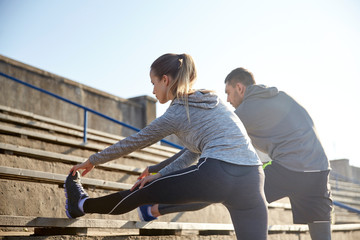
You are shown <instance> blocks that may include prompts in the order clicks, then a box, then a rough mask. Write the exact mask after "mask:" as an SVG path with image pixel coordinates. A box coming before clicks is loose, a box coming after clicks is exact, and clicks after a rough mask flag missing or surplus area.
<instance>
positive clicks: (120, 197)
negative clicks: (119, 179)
mask: <svg viewBox="0 0 360 240" xmlns="http://www.w3.org/2000/svg"><path fill="white" fill-rule="evenodd" d="M263 189H264V173H263V170H262V167H261V166H240V165H235V164H230V163H226V162H223V161H220V160H216V159H211V158H207V159H200V161H199V163H198V164H197V165H195V166H191V167H189V168H186V169H183V170H180V171H176V172H174V173H171V174H168V175H165V176H162V177H160V178H158V179H156V180H154V181H152V182H150V183H148V184H147V185H145V186H144V187H143V188H142V189H136V190H134V191H132V192H131V191H129V190H127V191H122V192H118V193H114V194H110V195H107V196H104V197H99V198H89V199H87V200H86V201H85V203H84V211H85V213H100V214H123V213H126V212H129V211H131V210H133V209H135V208H137V207H139V206H141V205H145V204H156V203H161V204H187V203H199V202H205V203H222V204H224V206H225V207H226V208H227V209H228V210H229V212H230V215H231V219H232V222H233V225H234V228H235V232H236V236H237V238H238V239H251V240H253V239H257V240H261V239H266V238H267V206H266V200H265V196H264V190H263Z"/></svg>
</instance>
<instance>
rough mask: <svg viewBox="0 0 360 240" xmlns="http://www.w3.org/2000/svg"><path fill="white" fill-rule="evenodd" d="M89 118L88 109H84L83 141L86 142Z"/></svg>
mask: <svg viewBox="0 0 360 240" xmlns="http://www.w3.org/2000/svg"><path fill="white" fill-rule="evenodd" d="M87 120H88V114H87V110H86V109H84V135H83V142H84V143H86V141H87V137H86V132H87Z"/></svg>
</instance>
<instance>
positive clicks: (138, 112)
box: [0, 55, 156, 136]
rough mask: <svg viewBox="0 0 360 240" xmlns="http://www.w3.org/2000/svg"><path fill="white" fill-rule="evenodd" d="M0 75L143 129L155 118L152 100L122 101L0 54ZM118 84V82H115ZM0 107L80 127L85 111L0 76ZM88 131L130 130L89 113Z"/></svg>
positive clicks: (144, 97) (138, 98) (120, 133)
mask: <svg viewBox="0 0 360 240" xmlns="http://www.w3.org/2000/svg"><path fill="white" fill-rule="evenodd" d="M0 72H2V73H4V74H7V75H10V76H12V77H15V78H17V79H19V80H21V81H24V82H27V83H29V84H32V85H35V86H37V87H40V88H43V89H45V90H47V91H49V92H51V93H54V94H57V95H59V96H62V97H64V98H67V99H69V100H71V101H74V102H76V103H78V104H81V105H84V106H86V107H89V108H92V109H94V110H96V111H99V112H101V113H103V114H105V115H107V116H110V117H112V118H114V119H116V120H119V121H122V122H125V123H127V124H130V125H132V126H134V127H136V128H143V127H145V126H146V125H147V124H148V123H150V122H151V121H152V120H154V119H155V118H156V107H155V102H156V100H155V99H154V98H151V97H148V96H142V97H137V98H134V99H133V100H128V99H123V98H120V97H117V96H114V95H111V94H108V93H105V92H102V91H99V90H97V89H94V88H91V87H89V86H86V85H83V84H80V83H77V82H74V81H72V80H69V79H66V78H64V77H61V76H58V75H55V74H52V73H49V72H46V71H44V70H41V69H38V68H35V67H32V66H29V65H26V64H24V63H21V62H18V61H15V60H13V59H10V58H7V57H5V56H2V55H0ZM117 81H121V79H118V80H117ZM0 86H1V87H0V104H1V105H4V106H9V107H12V108H16V109H20V110H25V111H29V112H32V113H35V114H39V115H42V116H46V117H51V118H54V119H57V120H61V121H65V122H68V123H72V124H76V125H80V126H81V125H83V122H84V112H83V111H82V110H81V109H79V108H77V107H75V106H73V105H70V104H68V103H64V102H63V101H61V100H58V99H55V98H54V97H51V96H48V95H46V94H44V93H41V92H39V91H37V90H34V89H31V88H29V87H26V86H24V85H22V84H20V83H16V82H14V81H12V80H9V79H7V78H5V77H3V76H0ZM88 126H89V128H93V129H97V130H101V131H105V132H109V133H113V134H117V135H121V136H128V135H130V134H132V133H134V131H133V130H130V129H127V128H124V127H121V126H120V125H117V124H115V123H113V122H111V121H108V120H104V119H102V118H100V117H99V116H96V115H94V114H92V113H88Z"/></svg>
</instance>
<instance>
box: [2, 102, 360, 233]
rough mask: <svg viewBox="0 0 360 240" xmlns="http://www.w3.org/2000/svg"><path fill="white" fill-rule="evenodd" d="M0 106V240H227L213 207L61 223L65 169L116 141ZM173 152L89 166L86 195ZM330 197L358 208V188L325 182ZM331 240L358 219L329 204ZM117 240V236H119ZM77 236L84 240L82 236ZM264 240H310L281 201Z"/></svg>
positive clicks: (226, 223) (218, 208) (120, 183)
mask: <svg viewBox="0 0 360 240" xmlns="http://www.w3.org/2000/svg"><path fill="white" fill-rule="evenodd" d="M82 131H83V130H82V127H80V126H75V125H71V124H68V123H65V122H60V121H58V120H55V119H51V118H46V117H43V116H39V115H36V114H32V113H29V112H25V111H21V110H17V109H12V108H9V107H6V106H0V202H1V205H0V239H44V238H43V237H44V236H46V239H57V238H56V236H58V235H62V236H65V235H66V236H67V237H66V239H85V237H86V239H111V238H109V237H111V236H117V237H118V239H139V240H145V239H213V240H216V239H224V240H227V239H235V235H234V231H233V228H232V224H231V220H230V216H229V214H228V212H227V210H226V209H225V208H224V207H223V206H222V205H220V204H214V205H211V206H209V207H207V208H205V209H202V210H200V211H196V212H186V213H176V214H170V215H166V216H161V217H159V219H158V220H156V221H153V222H151V223H145V222H140V221H139V219H138V216H137V213H136V211H132V212H130V213H127V214H124V215H118V216H111V215H100V214H92V215H86V216H84V217H82V218H80V219H67V218H66V215H65V209H64V206H65V196H64V189H63V182H64V180H65V178H66V176H67V174H68V172H69V170H70V168H71V166H72V165H74V164H77V163H80V162H83V161H84V160H86V159H87V157H89V156H90V155H91V154H93V153H95V152H98V151H100V150H102V149H104V148H105V147H106V146H109V145H111V144H113V143H115V142H117V141H118V140H120V139H121V138H122V137H119V136H115V135H111V134H109V133H104V132H99V131H96V130H92V129H88V136H87V139H88V141H87V142H86V143H85V144H84V143H83V142H82ZM177 151H178V150H177V149H174V148H171V147H166V146H162V145H158V144H154V145H151V146H149V147H146V148H144V149H142V150H139V151H136V152H134V153H131V154H129V155H127V156H124V157H122V158H119V159H116V160H114V161H111V162H110V163H106V164H103V165H100V166H98V167H96V168H95V169H94V170H93V171H92V172H90V173H89V174H88V175H87V176H86V177H85V178H83V179H82V182H83V184H84V188H85V189H86V191H87V192H88V194H89V195H90V196H91V197H98V196H103V195H106V194H109V193H113V192H115V191H119V190H124V189H129V188H130V187H131V186H132V184H133V183H134V182H135V181H136V179H137V177H138V175H139V174H140V173H141V172H142V171H143V169H144V168H145V167H146V166H148V165H150V164H154V163H158V162H160V161H162V160H164V159H166V158H168V157H170V156H172V155H173V154H175V153H176V152H177ZM331 184H332V188H333V196H334V199H335V200H337V201H341V202H344V203H346V204H348V205H350V206H352V207H354V208H360V204H359V196H360V194H359V193H360V187H359V185H356V184H354V183H349V182H342V181H338V180H333V179H332V180H331ZM334 216H335V222H334V225H333V227H332V230H333V239H340V238H341V239H360V217H359V214H355V213H350V212H348V211H347V210H343V209H341V208H339V207H335V212H334ZM120 236H121V238H120ZM82 237H84V238H82ZM269 239H270V240H271V239H289V240H291V239H302V240H304V239H310V236H309V233H308V228H307V226H306V225H294V224H292V215H291V206H290V204H289V202H288V200H287V199H282V200H280V201H277V202H275V203H272V204H270V205H269Z"/></svg>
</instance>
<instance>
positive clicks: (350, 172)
mask: <svg viewBox="0 0 360 240" xmlns="http://www.w3.org/2000/svg"><path fill="white" fill-rule="evenodd" d="M330 165H331V168H332V171H333V172H335V173H337V174H340V175H341V176H345V177H346V178H348V179H351V180H353V181H356V182H357V183H360V168H358V167H354V166H350V165H349V159H337V160H331V161H330Z"/></svg>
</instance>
